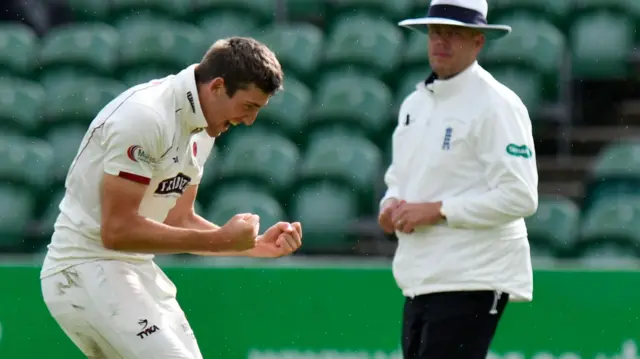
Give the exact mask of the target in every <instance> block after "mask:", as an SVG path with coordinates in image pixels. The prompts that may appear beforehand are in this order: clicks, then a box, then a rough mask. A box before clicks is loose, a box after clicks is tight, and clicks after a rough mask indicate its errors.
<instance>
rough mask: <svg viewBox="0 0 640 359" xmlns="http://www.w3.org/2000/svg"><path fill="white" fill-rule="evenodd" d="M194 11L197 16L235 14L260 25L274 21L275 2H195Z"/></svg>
mask: <svg viewBox="0 0 640 359" xmlns="http://www.w3.org/2000/svg"><path fill="white" fill-rule="evenodd" d="M194 11H195V13H197V14H210V13H216V12H236V13H238V14H242V15H243V16H244V17H245V18H247V19H249V21H251V20H253V19H255V20H257V21H259V22H260V23H262V24H267V23H271V22H272V21H273V20H274V19H275V14H276V2H275V1H264V0H196V1H195V7H194Z"/></svg>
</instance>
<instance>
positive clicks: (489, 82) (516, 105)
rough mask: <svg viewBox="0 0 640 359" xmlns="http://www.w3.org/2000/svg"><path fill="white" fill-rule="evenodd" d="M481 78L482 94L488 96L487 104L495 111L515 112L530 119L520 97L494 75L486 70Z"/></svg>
mask: <svg viewBox="0 0 640 359" xmlns="http://www.w3.org/2000/svg"><path fill="white" fill-rule="evenodd" d="M480 78H481V82H480V86H481V87H482V88H481V89H480V90H481V91H482V92H481V93H484V94H485V95H486V96H487V104H488V105H489V106H490V107H491V108H492V109H493V110H497V111H508V112H512V111H514V112H517V113H524V114H527V117H528V111H527V107H526V105H525V104H524V103H523V102H522V99H520V96H518V95H517V94H516V93H515V92H513V90H511V89H510V88H508V87H507V86H505V85H504V84H502V83H501V82H500V81H498V80H496V79H495V78H494V77H493V75H491V74H490V73H489V72H487V71H486V70H483V73H482V75H481V76H480Z"/></svg>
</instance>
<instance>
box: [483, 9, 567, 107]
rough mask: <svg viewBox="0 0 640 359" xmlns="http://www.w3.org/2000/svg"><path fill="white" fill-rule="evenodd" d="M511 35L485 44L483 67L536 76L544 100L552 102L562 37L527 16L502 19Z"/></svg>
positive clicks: (551, 27)
mask: <svg viewBox="0 0 640 359" xmlns="http://www.w3.org/2000/svg"><path fill="white" fill-rule="evenodd" d="M501 21H503V22H501V23H505V24H508V25H511V27H512V28H513V32H512V34H511V35H509V36H507V37H505V38H504V39H502V40H500V41H494V42H489V43H488V44H487V48H486V50H485V51H484V55H483V56H482V63H483V65H485V66H487V67H491V66H492V65H494V66H518V67H523V68H526V69H532V70H536V71H538V72H540V73H541V74H542V75H543V77H544V83H543V84H544V87H543V91H544V93H545V97H546V98H547V99H549V100H553V101H556V100H557V96H558V90H557V88H558V85H559V84H558V74H559V68H560V66H561V65H562V62H563V59H564V56H565V50H566V49H565V45H566V44H565V37H564V34H563V33H562V32H561V31H560V30H559V29H558V28H557V27H556V26H554V25H553V24H552V23H550V22H548V21H546V20H544V19H539V18H534V17H532V16H530V15H513V16H510V17H508V18H502V19H501Z"/></svg>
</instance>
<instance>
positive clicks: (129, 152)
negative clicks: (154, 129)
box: [127, 145, 141, 162]
mask: <svg viewBox="0 0 640 359" xmlns="http://www.w3.org/2000/svg"><path fill="white" fill-rule="evenodd" d="M140 149H141V148H140V146H138V145H132V146H129V148H128V149H127V157H129V159H130V160H131V161H133V162H138V159H137V158H136V152H137V151H138V150H140Z"/></svg>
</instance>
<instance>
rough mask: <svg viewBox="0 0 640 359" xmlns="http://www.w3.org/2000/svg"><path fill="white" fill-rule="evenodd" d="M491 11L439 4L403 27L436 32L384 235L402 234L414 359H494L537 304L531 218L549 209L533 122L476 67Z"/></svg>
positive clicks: (397, 159) (390, 192) (460, 0)
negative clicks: (498, 337) (509, 327)
mask: <svg viewBox="0 0 640 359" xmlns="http://www.w3.org/2000/svg"><path fill="white" fill-rule="evenodd" d="M487 7H488V6H487V2H486V0H432V1H431V6H430V7H429V11H428V14H427V16H426V17H424V18H418V19H408V20H404V21H402V22H400V26H405V27H409V28H412V29H415V30H419V31H423V32H426V33H427V35H428V38H429V41H428V43H429V45H428V55H429V63H430V66H431V68H432V70H433V73H432V74H431V75H430V76H429V77H428V78H427V79H426V80H425V81H424V82H421V83H419V84H417V86H416V90H415V91H414V92H413V93H412V94H410V95H409V96H408V97H407V98H406V99H405V100H404V102H403V103H402V105H401V108H400V114H399V117H398V125H397V127H396V130H395V131H394V133H393V160H392V164H391V165H390V166H389V168H388V170H387V172H386V174H385V182H386V185H387V192H386V194H385V196H384V198H383V199H382V201H381V203H380V215H379V223H380V226H381V227H382V228H383V229H384V230H385V232H387V233H393V232H395V233H396V235H397V237H398V248H397V250H396V253H395V257H394V261H393V273H394V276H395V279H396V282H397V284H398V286H399V287H400V288H401V289H402V292H403V294H404V296H405V297H406V302H405V306H404V320H403V321H404V324H403V331H402V349H403V353H404V357H405V359H414V358H424V359H484V358H486V356H487V352H488V350H489V346H490V344H491V341H492V339H493V336H494V333H495V331H496V327H497V325H498V321H499V320H500V317H501V315H502V313H503V311H504V309H505V306H506V305H507V302H508V301H510V300H511V301H530V300H532V296H533V278H532V277H533V276H532V270H531V258H530V253H529V243H528V240H527V229H526V227H525V223H524V217H527V216H530V215H532V214H533V213H535V211H536V209H537V206H538V193H537V186H538V174H537V169H536V157H535V152H534V144H533V137H532V134H531V121H530V119H529V114H528V112H527V109H526V107H525V106H524V105H523V103H522V101H521V100H520V98H519V97H518V96H517V95H516V94H514V93H513V92H512V91H511V90H509V89H508V88H507V87H505V86H504V85H502V84H500V83H499V82H498V81H496V80H495V79H494V78H493V77H492V76H491V75H490V74H489V73H488V72H487V71H485V70H484V69H483V68H482V67H481V66H480V65H479V64H478V63H477V61H476V58H477V56H478V53H479V52H480V50H481V49H482V47H483V46H484V44H485V41H486V40H494V39H497V38H499V37H502V36H505V35H508V34H509V32H510V31H511V28H510V27H509V26H505V25H488V24H487V20H486V16H487Z"/></svg>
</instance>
